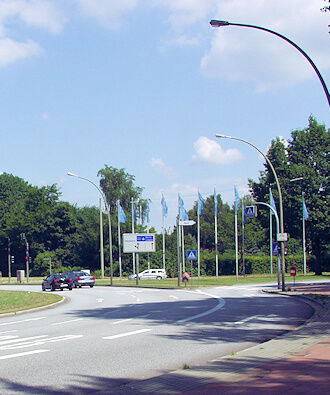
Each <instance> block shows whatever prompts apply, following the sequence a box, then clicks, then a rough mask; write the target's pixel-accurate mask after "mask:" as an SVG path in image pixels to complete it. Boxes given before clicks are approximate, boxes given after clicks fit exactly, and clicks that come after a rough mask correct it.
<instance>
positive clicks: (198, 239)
mask: <svg viewBox="0 0 330 395" xmlns="http://www.w3.org/2000/svg"><path fill="white" fill-rule="evenodd" d="M199 212H200V197H199V190H198V195H197V273H198V280H199V279H200V274H201V260H200V250H201V229H200V222H199V221H200V218H199V217H200V216H199Z"/></svg>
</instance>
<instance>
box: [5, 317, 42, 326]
mask: <svg viewBox="0 0 330 395" xmlns="http://www.w3.org/2000/svg"><path fill="white" fill-rule="evenodd" d="M44 318H46V317H38V318H30V319H27V320H21V321H11V322H4V323H2V324H0V326H3V325H15V324H21V323H22V322H30V321H39V320H43V319H44Z"/></svg>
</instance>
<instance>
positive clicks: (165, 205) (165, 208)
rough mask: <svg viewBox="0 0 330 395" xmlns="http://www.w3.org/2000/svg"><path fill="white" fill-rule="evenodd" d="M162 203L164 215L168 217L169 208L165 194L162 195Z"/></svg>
mask: <svg viewBox="0 0 330 395" xmlns="http://www.w3.org/2000/svg"><path fill="white" fill-rule="evenodd" d="M161 204H162V206H163V216H164V217H165V218H166V217H167V214H168V208H167V204H166V201H165V198H164V196H163V197H162V201H161Z"/></svg>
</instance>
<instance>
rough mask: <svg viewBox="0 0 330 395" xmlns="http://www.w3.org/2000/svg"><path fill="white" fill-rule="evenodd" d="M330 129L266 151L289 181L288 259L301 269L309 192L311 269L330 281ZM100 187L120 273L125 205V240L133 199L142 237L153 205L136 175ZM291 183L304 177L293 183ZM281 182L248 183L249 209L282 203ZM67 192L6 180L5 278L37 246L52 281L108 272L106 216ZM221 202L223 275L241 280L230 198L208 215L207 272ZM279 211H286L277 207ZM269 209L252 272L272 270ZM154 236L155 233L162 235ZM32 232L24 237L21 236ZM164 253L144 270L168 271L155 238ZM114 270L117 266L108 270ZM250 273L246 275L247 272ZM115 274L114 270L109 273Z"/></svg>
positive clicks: (285, 190)
mask: <svg viewBox="0 0 330 395" xmlns="http://www.w3.org/2000/svg"><path fill="white" fill-rule="evenodd" d="M329 136H330V135H329V130H327V129H326V127H325V125H321V124H318V123H317V121H316V119H315V118H313V117H310V118H309V125H308V127H307V128H305V129H303V130H295V131H293V132H292V133H291V138H290V139H289V141H288V142H286V141H283V140H282V139H280V138H278V137H277V138H275V139H274V140H273V141H272V143H271V146H270V148H269V150H268V152H267V157H268V158H269V159H270V161H271V163H272V164H273V166H274V168H275V170H276V173H277V175H278V177H279V180H280V183H281V189H282V194H283V203H284V204H283V206H284V223H285V231H286V232H287V233H288V234H289V242H288V244H287V254H288V258H289V257H290V256H291V258H290V259H291V261H290V259H288V262H292V259H293V263H295V260H296V261H297V260H298V259H299V255H300V256H301V255H302V233H301V229H302V193H304V197H305V202H306V206H307V208H308V214H309V216H308V220H307V221H306V249H307V255H308V262H309V268H310V270H313V271H315V273H317V274H321V273H322V271H324V270H329V262H330V247H329V240H330V215H329V214H330V213H329V208H330V197H329V173H330V162H329V152H330V137H329ZM97 175H98V177H99V178H100V181H99V182H100V188H101V190H102V191H103V193H104V195H105V197H106V199H107V202H108V205H109V206H110V211H111V214H112V215H111V225H112V240H113V262H114V267H113V269H114V276H118V275H119V267H118V257H119V251H118V217H117V201H118V200H119V201H120V204H121V206H122V207H123V209H124V210H125V212H126V215H127V222H126V223H122V224H121V234H122V233H131V221H132V218H131V215H132V214H131V201H132V199H133V200H134V201H137V200H139V205H140V208H141V209H140V210H139V216H140V221H139V223H136V225H135V232H136V233H143V232H146V224H145V218H146V216H147V206H148V201H147V200H146V199H143V198H142V193H143V188H142V187H139V186H136V185H135V177H134V176H133V175H130V174H128V173H127V172H125V169H116V168H114V167H112V166H108V165H105V167H104V168H103V169H101V170H100V171H99V172H98V174H97ZM292 180H297V181H295V182H292ZM274 181H275V180H274V176H273V173H272V171H271V169H270V168H269V165H268V164H267V163H265V164H264V169H263V170H262V171H261V172H260V177H259V180H258V181H254V180H249V186H250V194H249V195H246V196H244V197H242V202H243V203H244V205H250V204H252V202H253V201H258V202H267V203H269V199H270V188H272V193H273V195H274V199H275V202H278V192H277V189H276V186H275V187H274V186H273V184H274ZM60 197H61V192H60V190H59V188H58V187H57V185H56V184H54V185H51V186H46V187H36V186H32V185H30V184H28V183H27V182H26V181H24V180H23V179H21V178H19V177H17V176H14V175H12V174H7V173H3V174H1V175H0V271H1V272H2V274H3V275H4V276H7V275H8V270H9V263H10V268H11V271H12V274H13V275H14V276H15V275H16V270H18V269H25V267H26V266H25V263H26V255H27V253H26V250H27V248H26V246H27V244H26V243H27V242H28V245H29V253H28V255H29V257H28V258H29V260H30V264H29V268H30V275H32V276H44V275H46V274H47V273H48V272H49V264H50V261H49V259H48V258H51V265H52V270H53V271H67V270H74V269H76V268H85V269H87V268H88V269H90V270H91V271H92V272H94V273H95V274H96V275H98V274H99V272H100V229H99V226H100V223H99V221H100V213H99V208H98V207H96V206H85V207H77V206H76V205H72V204H70V203H68V202H65V201H61V200H60ZM214 198H216V199H217V222H218V227H217V229H218V246H217V247H218V248H217V250H218V253H219V274H220V275H221V274H234V271H235V264H234V261H235V234H234V216H235V207H234V206H232V207H230V206H229V205H228V203H224V202H223V201H222V198H221V195H220V194H219V195H217V196H216V197H214V196H213V195H212V196H209V197H207V198H206V200H205V204H204V207H203V214H202V215H201V216H200V235H201V238H200V245H201V274H202V275H215V265H214V262H215V234H214V232H215V229H214V207H215V200H214ZM277 209H278V207H277ZM197 210H198V202H197V201H196V202H195V204H194V206H193V208H192V209H191V210H189V211H188V215H189V218H190V219H193V220H197ZM103 215H104V219H103V223H104V243H105V245H104V251H105V262H106V264H107V262H109V245H108V242H109V237H108V236H109V235H108V227H107V218H106V213H104V214H103ZM238 218H239V230H240V231H239V237H240V239H239V240H240V248H241V245H242V226H241V225H242V216H241V215H239V216H238ZM269 229H270V222H269V210H267V209H259V210H258V216H257V217H256V218H254V219H249V220H247V221H246V223H245V224H244V245H245V247H244V251H242V250H240V260H241V262H242V260H243V256H244V255H245V258H246V262H247V267H246V268H244V270H246V271H247V272H255V271H259V272H260V271H269ZM150 232H154V233H156V231H155V229H154V228H151V229H150ZM22 234H24V235H25V239H23V238H22ZM156 243H157V248H156V252H155V253H150V254H149V255H148V254H146V253H145V254H141V256H140V269H141V270H143V269H145V268H147V267H148V265H150V266H151V267H162V266H163V256H162V248H163V244H162V234H156ZM165 245H166V269H167V272H168V274H169V275H170V276H176V275H177V233H176V229H175V228H174V230H173V231H172V232H170V233H169V232H166V234H165ZM196 245H197V228H196V226H193V227H187V228H186V229H185V247H186V249H196ZM107 265H108V264H107ZM241 269H242V270H243V268H241ZM122 271H123V275H128V274H130V273H132V271H133V268H132V255H131V254H122ZM106 274H109V266H106Z"/></svg>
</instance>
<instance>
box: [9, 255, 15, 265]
mask: <svg viewBox="0 0 330 395" xmlns="http://www.w3.org/2000/svg"><path fill="white" fill-rule="evenodd" d="M10 262H11V263H15V257H14V255H11V256H10Z"/></svg>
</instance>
